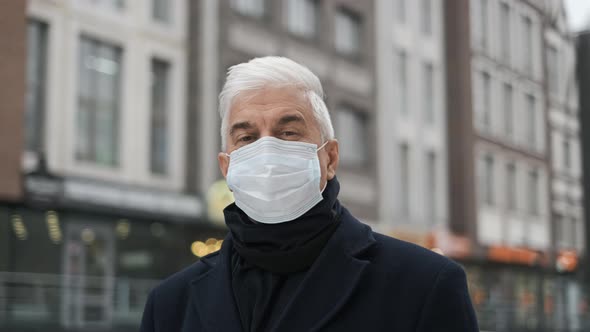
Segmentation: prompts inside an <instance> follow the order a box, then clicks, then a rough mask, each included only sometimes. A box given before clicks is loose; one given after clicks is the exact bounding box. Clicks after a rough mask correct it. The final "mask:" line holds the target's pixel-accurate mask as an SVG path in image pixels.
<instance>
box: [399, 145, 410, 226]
mask: <svg viewBox="0 0 590 332" xmlns="http://www.w3.org/2000/svg"><path fill="white" fill-rule="evenodd" d="M399 161H400V166H399V184H400V191H399V198H400V212H401V215H402V216H403V217H410V210H411V208H410V206H411V199H410V197H411V191H412V187H411V178H410V177H411V173H410V172H411V171H410V170H411V165H410V147H409V146H408V145H407V144H405V143H404V144H401V145H400V148H399Z"/></svg>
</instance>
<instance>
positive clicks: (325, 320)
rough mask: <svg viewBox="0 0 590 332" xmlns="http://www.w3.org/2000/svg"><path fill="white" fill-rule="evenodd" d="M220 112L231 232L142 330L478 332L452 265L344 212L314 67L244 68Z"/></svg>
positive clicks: (236, 71)
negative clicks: (230, 198)
mask: <svg viewBox="0 0 590 332" xmlns="http://www.w3.org/2000/svg"><path fill="white" fill-rule="evenodd" d="M219 102H220V105H219V113H220V115H221V139H222V150H223V152H220V153H219V155H218V157H217V159H218V161H219V168H220V169H221V173H222V174H223V176H224V177H225V178H226V180H227V184H228V186H229V188H230V190H232V192H233V194H234V197H235V203H234V204H231V205H229V206H228V207H227V208H226V209H225V210H224V214H225V222H226V224H227V227H228V228H229V234H228V236H227V238H226V239H225V241H224V242H223V246H222V247H221V250H220V251H219V252H216V253H213V254H211V255H209V256H206V257H203V258H202V259H201V260H200V261H199V262H197V263H195V264H193V265H192V266H190V267H188V268H187V269H185V270H183V271H181V272H179V273H177V274H175V275H173V276H171V277H170V278H168V279H167V280H165V281H164V282H162V283H161V284H160V285H159V286H157V287H156V288H155V289H154V290H153V291H152V292H151V293H150V296H149V298H148V301H147V304H146V307H145V312H144V315H143V320H142V324H141V331H143V332H152V331H159V332H174V331H193V332H198V331H211V332H212V331H223V332H233V331H236V332H237V331H247V332H254V331H256V332H258V331H280V332H287V331H293V332H295V331H297V332H303V331H370V332H375V331H389V332H391V331H396V332H406V331H408V332H409V331H417V332H427V331H449V332H472V331H473V332H475V331H478V328H477V322H476V319H475V314H474V312H473V308H472V305H471V301H470V298H469V294H468V291H467V285H466V280H465V273H464V272H463V270H462V269H461V268H460V267H459V266H458V265H457V264H455V263H453V262H452V261H450V260H449V259H446V258H445V257H443V256H440V255H438V254H436V253H433V252H431V251H429V250H426V249H423V248H421V247H418V246H415V245H413V244H409V243H405V242H402V241H399V240H396V239H393V238H390V237H387V236H384V235H381V234H378V233H375V232H373V231H372V230H371V228H369V227H368V226H367V225H364V224H363V223H361V222H359V221H358V220H357V219H356V218H355V217H354V216H352V215H351V214H350V213H349V212H348V210H347V209H346V208H345V207H344V206H342V205H341V204H340V203H339V202H338V191H339V188H340V186H339V184H338V180H337V179H336V170H337V168H338V142H337V141H336V140H335V138H334V129H333V128H332V123H331V120H330V115H329V113H328V110H327V108H326V105H325V103H324V101H323V90H322V86H321V84H320V81H319V79H318V78H317V77H316V76H315V75H314V74H313V73H312V72H311V71H310V70H309V69H307V68H305V67H303V66H301V65H299V64H297V63H295V62H293V61H292V60H289V59H286V58H282V57H264V58H257V59H253V60H251V61H249V62H247V63H242V64H238V65H236V66H233V67H231V68H230V69H229V72H228V75H227V80H226V83H225V85H224V87H223V90H222V92H221V94H220V95H219Z"/></svg>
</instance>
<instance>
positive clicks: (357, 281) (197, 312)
mask: <svg viewBox="0 0 590 332" xmlns="http://www.w3.org/2000/svg"><path fill="white" fill-rule="evenodd" d="M231 246H232V241H231V237H230V236H228V238H227V239H226V241H224V243H223V246H222V248H221V250H220V251H219V252H217V253H214V254H211V255H209V256H206V257H204V258H202V259H201V260H200V261H199V262H197V263H195V264H193V265H192V266H190V267H188V268H187V269H185V270H183V271H181V272H178V273H176V274H175V275H173V276H171V277H170V278H168V279H166V280H165V281H163V282H162V283H161V284H160V285H159V286H157V287H156V288H155V289H154V290H153V291H152V292H151V293H150V295H149V297H148V301H147V304H146V306H145V311H144V314H143V319H142V323H141V332H176V331H183V332H205V331H206V332H239V331H241V326H240V318H239V314H238V312H237V307H236V304H235V301H234V297H233V292H232V289H231V280H230V278H231V273H230V264H229V262H230V260H229V257H230V254H231V250H232V249H231ZM272 331H279V332H307V331H363V332H376V331H389V332H410V331H413V332H414V331H415V332H429V331H433V332H434V331H441V332H442V331H446V332H475V331H478V328H477V321H476V318H475V314H474V311H473V307H472V305H471V300H470V298H469V294H468V291H467V284H466V280H465V273H464V271H463V270H462V269H461V267H459V266H458V265H457V264H456V263H454V262H452V261H451V260H449V259H447V258H445V257H443V256H440V255H438V254H436V253H434V252H431V251H429V250H426V249H423V248H421V247H418V246H416V245H413V244H410V243H406V242H403V241H400V240H396V239H393V238H390V237H387V236H384V235H381V234H378V233H374V232H373V231H372V230H371V229H370V228H369V227H368V226H366V225H364V224H362V223H361V222H359V221H358V220H356V219H355V218H354V217H353V216H352V215H350V213H348V211H346V209H343V212H342V222H341V223H340V225H339V226H338V228H337V229H336V231H335V232H334V234H333V235H332V237H331V238H330V240H328V243H327V244H326V246H325V248H324V249H323V250H322V252H321V253H320V255H319V257H318V258H317V260H316V261H315V262H314V264H313V265H312V267H311V268H310V270H309V271H308V272H307V274H306V276H305V278H304V279H303V281H302V283H301V285H300V286H299V289H298V290H297V291H296V292H295V294H294V295H293V298H292V299H291V302H290V304H288V305H287V307H286V308H285V310H284V312H283V313H282V316H281V317H280V318H279V320H278V321H277V324H276V325H275V326H274V328H273V329H272Z"/></svg>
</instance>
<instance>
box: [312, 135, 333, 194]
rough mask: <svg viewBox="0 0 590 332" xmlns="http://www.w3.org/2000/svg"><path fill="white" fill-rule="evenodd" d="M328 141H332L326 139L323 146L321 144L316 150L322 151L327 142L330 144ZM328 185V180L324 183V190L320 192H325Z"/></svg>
mask: <svg viewBox="0 0 590 332" xmlns="http://www.w3.org/2000/svg"><path fill="white" fill-rule="evenodd" d="M328 142H330V141H325V142H324V144H322V146H320V147H319V148H317V150H315V152H318V151H320V150H321V149H323V148H324V146H326V144H328ZM327 186H328V181H326V184H325V185H324V188H322V190H320V194H323V193H324V190H326V187H327Z"/></svg>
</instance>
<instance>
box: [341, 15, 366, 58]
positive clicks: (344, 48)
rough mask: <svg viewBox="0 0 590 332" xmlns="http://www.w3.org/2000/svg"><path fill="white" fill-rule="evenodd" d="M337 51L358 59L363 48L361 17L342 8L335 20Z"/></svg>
mask: <svg viewBox="0 0 590 332" xmlns="http://www.w3.org/2000/svg"><path fill="white" fill-rule="evenodd" d="M335 24H336V26H335V29H336V30H335V35H336V36H335V38H336V40H335V46H336V50H337V51H338V52H340V53H342V54H344V55H348V56H353V57H358V56H359V55H360V48H361V17H360V16H359V15H358V14H355V13H353V12H351V11H349V10H346V9H344V8H340V9H339V10H338V12H337V13H336V19H335Z"/></svg>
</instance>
